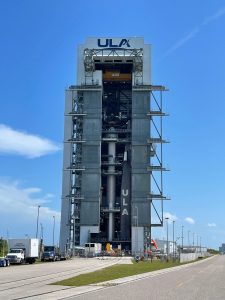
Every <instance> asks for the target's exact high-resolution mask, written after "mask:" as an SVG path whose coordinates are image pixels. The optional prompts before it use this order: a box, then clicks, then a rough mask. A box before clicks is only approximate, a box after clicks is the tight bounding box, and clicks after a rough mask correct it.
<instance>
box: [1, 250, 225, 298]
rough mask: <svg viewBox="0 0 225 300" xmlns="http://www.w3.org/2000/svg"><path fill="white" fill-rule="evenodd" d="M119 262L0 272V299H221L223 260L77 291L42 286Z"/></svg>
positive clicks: (78, 261) (71, 263)
mask: <svg viewBox="0 0 225 300" xmlns="http://www.w3.org/2000/svg"><path fill="white" fill-rule="evenodd" d="M120 262H121V260H119V259H117V258H114V259H111V260H110V259H108V260H98V259H75V260H72V261H66V262H56V263H46V264H36V265H25V266H14V267H9V268H0V299H2V300H19V299H28V300H29V299H32V300H40V299H41V300H56V299H69V300H72V299H74V300H78V299H83V300H89V299H91V300H98V299H99V300H100V299H104V300H105V299H107V300H111V299H113V300H114V299H115V300H116V299H119V300H121V299H122V300H126V299H129V300H130V299H131V300H132V299H135V300H142V299H145V300H146V299H147V300H148V299H150V300H172V299H173V300H189V299H190V300H195V299H196V300H217V299H218V300H225V256H216V257H213V258H210V259H207V260H204V261H201V262H198V263H194V264H188V265H183V266H181V267H175V268H172V269H164V270H159V271H155V272H151V273H147V274H141V275H137V276H132V277H129V278H123V279H118V280H114V281H111V282H110V283H101V284H99V285H91V286H85V287H77V288H76V287H64V286H54V285H48V284H49V283H52V282H55V281H57V280H61V279H64V278H69V277H72V276H74V275H77V274H81V273H84V272H89V271H92V270H95V269H98V268H102V267H105V266H107V265H111V264H115V263H120ZM110 285H111V286H110Z"/></svg>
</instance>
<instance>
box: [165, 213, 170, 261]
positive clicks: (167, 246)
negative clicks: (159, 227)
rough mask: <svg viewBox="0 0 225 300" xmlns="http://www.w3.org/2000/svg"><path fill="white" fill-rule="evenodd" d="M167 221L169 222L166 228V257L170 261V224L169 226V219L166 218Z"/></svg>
mask: <svg viewBox="0 0 225 300" xmlns="http://www.w3.org/2000/svg"><path fill="white" fill-rule="evenodd" d="M165 220H167V222H166V225H167V226H166V256H167V258H166V260H167V261H169V224H168V223H169V222H168V220H169V217H167V218H165Z"/></svg>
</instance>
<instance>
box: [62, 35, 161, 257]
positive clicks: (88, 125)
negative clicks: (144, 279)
mask: <svg viewBox="0 0 225 300" xmlns="http://www.w3.org/2000/svg"><path fill="white" fill-rule="evenodd" d="M77 66H78V67H77V84H76V85H72V86H70V87H69V88H68V89H67V90H66V99H65V132H64V160H63V185H62V210H61V231H60V248H61V251H62V252H64V251H65V250H66V249H73V248H74V246H77V245H81V246H83V245H84V244H85V243H87V242H92V243H99V242H100V243H102V244H103V245H105V244H106V243H110V244H112V245H113V246H115V247H116V246H118V245H121V248H122V249H126V250H131V251H132V252H135V251H140V250H141V251H142V250H144V249H146V248H147V247H148V246H149V242H150V241H151V227H153V226H162V224H163V201H164V200H165V199H166V197H165V196H164V194H163V172H164V171H166V169H165V168H164V166H163V151H162V148H163V144H164V143H165V142H166V141H165V140H164V139H163V136H162V120H163V117H164V116H165V115H166V114H165V113H164V112H163V110H162V93H163V92H164V91H165V90H166V88H165V87H163V86H155V85H152V84H151V71H150V67H151V63H150V46H149V45H147V44H144V40H143V39H142V38H136V37H135V38H88V39H87V40H86V43H85V44H84V45H80V46H79V47H78V61H77Z"/></svg>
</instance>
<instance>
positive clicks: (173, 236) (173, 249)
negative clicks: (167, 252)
mask: <svg viewBox="0 0 225 300" xmlns="http://www.w3.org/2000/svg"><path fill="white" fill-rule="evenodd" d="M174 224H175V221H174V220H173V260H174Z"/></svg>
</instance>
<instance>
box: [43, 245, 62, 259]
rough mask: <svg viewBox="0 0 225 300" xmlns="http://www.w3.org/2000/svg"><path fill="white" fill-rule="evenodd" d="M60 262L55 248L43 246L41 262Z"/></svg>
mask: <svg viewBox="0 0 225 300" xmlns="http://www.w3.org/2000/svg"><path fill="white" fill-rule="evenodd" d="M56 260H60V254H59V251H57V248H56V247H55V246H44V252H43V253H42V256H41V261H56Z"/></svg>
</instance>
